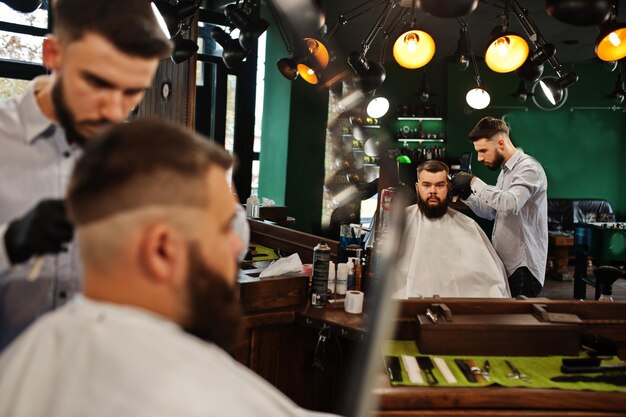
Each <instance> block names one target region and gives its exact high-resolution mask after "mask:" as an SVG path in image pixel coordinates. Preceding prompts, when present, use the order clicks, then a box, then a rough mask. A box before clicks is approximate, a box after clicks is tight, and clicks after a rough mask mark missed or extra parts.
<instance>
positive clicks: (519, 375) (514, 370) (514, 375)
mask: <svg viewBox="0 0 626 417" xmlns="http://www.w3.org/2000/svg"><path fill="white" fill-rule="evenodd" d="M504 362H506V364H507V366H508V367H509V369H510V370H511V372H510V373H509V374H508V375H507V378H509V379H519V380H522V381H524V382H530V378H529V377H528V375H526V374H523V373H521V372H520V371H519V369H517V368H516V367H515V366H513V364H512V363H511V362H509V361H508V360H505V361H504Z"/></svg>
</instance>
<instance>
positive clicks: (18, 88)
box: [0, 77, 30, 101]
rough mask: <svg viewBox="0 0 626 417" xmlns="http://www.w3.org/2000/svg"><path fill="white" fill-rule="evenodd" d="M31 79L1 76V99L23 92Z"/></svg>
mask: <svg viewBox="0 0 626 417" xmlns="http://www.w3.org/2000/svg"><path fill="white" fill-rule="evenodd" d="M29 82H30V81H26V80H15V79H13V78H2V77H0V101H2V100H5V99H7V98H10V97H15V96H19V95H21V94H23V93H24V92H25V91H26V89H27V88H28V84H29Z"/></svg>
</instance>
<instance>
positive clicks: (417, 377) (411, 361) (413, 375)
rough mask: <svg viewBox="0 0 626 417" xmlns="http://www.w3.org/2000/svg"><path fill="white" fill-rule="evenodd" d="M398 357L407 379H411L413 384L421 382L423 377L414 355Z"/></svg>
mask: <svg viewBox="0 0 626 417" xmlns="http://www.w3.org/2000/svg"><path fill="white" fill-rule="evenodd" d="M400 358H401V359H402V364H403V365H404V370H405V371H406V373H407V375H408V376H409V381H411V382H412V383H414V384H423V383H424V378H422V374H421V373H420V368H419V366H417V361H416V360H415V356H409V355H402V356H401V357H400Z"/></svg>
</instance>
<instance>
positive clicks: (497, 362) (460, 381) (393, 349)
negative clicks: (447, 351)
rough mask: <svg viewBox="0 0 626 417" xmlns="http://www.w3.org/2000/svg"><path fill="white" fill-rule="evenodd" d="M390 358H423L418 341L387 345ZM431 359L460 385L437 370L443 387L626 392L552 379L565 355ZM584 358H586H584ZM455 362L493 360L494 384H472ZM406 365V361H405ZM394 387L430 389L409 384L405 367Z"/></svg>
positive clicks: (435, 369) (492, 374) (608, 385)
mask: <svg viewBox="0 0 626 417" xmlns="http://www.w3.org/2000/svg"><path fill="white" fill-rule="evenodd" d="M384 353H385V355H386V356H398V357H399V356H401V355H409V356H417V355H420V353H419V351H418V349H417V346H416V344H415V342H414V341H411V340H393V341H390V342H387V345H386V346H385V351H384ZM427 356H430V358H431V359H432V358H436V357H439V358H443V359H444V360H445V361H446V364H447V365H448V368H450V371H451V372H452V373H453V374H454V376H455V377H456V379H457V383H456V384H448V383H447V382H446V380H445V379H444V377H443V375H441V372H439V370H438V369H437V367H436V366H435V368H434V369H433V373H434V374H435V377H436V378H437V380H438V381H439V384H438V385H435V386H441V387H481V386H487V385H502V386H505V387H527V388H558V389H569V390H590V391H620V392H626V386H616V385H611V384H607V383H601V382H554V381H552V380H550V378H552V377H555V376H558V375H563V374H562V372H561V360H562V359H563V358H565V356H511V357H505V356H465V355H454V356H447V355H427ZM581 357H584V356H581ZM454 359H474V360H475V361H476V364H477V365H478V366H480V367H482V366H483V364H484V363H485V360H489V364H490V365H491V381H489V382H484V383H482V384H478V383H472V382H468V381H467V380H466V379H465V376H464V375H463V373H462V372H461V371H460V370H459V368H458V367H457V366H456V363H454ZM505 360H508V361H509V362H511V363H512V364H513V365H514V366H515V367H516V368H517V369H518V370H519V371H520V372H522V373H524V374H526V375H527V376H528V377H529V378H530V382H524V381H520V380H517V379H509V378H507V375H508V374H509V373H510V369H509V367H508V366H507V365H506V363H505V362H504V361H505ZM401 362H402V361H401ZM614 363H621V361H620V360H619V359H617V358H614V359H611V360H606V361H603V364H606V365H608V364H614ZM575 375H585V376H596V375H601V374H599V373H593V374H575ZM391 384H392V385H398V386H399V385H413V386H427V385H428V384H426V382H424V384H415V383H412V382H410V381H409V378H408V376H407V373H406V371H405V369H404V367H403V366H402V382H394V381H391Z"/></svg>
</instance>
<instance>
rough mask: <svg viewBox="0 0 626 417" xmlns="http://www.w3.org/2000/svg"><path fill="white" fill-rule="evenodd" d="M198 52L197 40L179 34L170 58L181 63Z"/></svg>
mask: <svg viewBox="0 0 626 417" xmlns="http://www.w3.org/2000/svg"><path fill="white" fill-rule="evenodd" d="M196 52H198V44H197V43H196V42H194V41H192V40H190V39H183V38H182V37H181V36H179V37H176V38H175V39H174V49H173V50H172V55H170V59H171V60H172V61H173V62H174V63H175V64H180V63H181V62H185V61H186V60H188V59H189V58H191V57H192V56H193V55H194V54H195V53H196Z"/></svg>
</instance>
